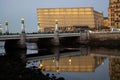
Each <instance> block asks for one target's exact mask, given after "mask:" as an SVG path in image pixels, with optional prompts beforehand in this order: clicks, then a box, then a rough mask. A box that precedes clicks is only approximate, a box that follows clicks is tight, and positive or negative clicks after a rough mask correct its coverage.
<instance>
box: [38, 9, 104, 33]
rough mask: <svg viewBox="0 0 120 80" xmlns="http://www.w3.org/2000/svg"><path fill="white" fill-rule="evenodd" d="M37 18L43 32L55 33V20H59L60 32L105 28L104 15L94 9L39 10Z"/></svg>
mask: <svg viewBox="0 0 120 80" xmlns="http://www.w3.org/2000/svg"><path fill="white" fill-rule="evenodd" d="M37 16H38V22H40V30H41V31H42V32H46V31H47V32H49V31H54V27H55V20H58V26H59V31H74V30H75V29H76V28H75V27H77V28H78V27H84V26H85V27H86V28H87V27H89V28H91V29H95V28H96V27H98V26H103V13H102V12H98V11H95V10H94V8H92V7H84V8H38V9H37Z"/></svg>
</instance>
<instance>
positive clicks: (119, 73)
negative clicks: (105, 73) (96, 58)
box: [109, 58, 120, 80]
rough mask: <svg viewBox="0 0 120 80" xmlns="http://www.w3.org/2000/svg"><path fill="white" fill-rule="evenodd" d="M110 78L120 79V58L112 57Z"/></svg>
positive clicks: (113, 79)
mask: <svg viewBox="0 0 120 80" xmlns="http://www.w3.org/2000/svg"><path fill="white" fill-rule="evenodd" d="M109 61H110V67H109V69H110V80H120V58H110V59H109Z"/></svg>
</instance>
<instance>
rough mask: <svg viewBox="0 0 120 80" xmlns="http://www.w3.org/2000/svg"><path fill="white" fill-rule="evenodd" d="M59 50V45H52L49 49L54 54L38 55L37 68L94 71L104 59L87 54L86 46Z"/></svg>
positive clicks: (63, 70)
mask: <svg viewBox="0 0 120 80" xmlns="http://www.w3.org/2000/svg"><path fill="white" fill-rule="evenodd" d="M60 50H61V49H60V48H59V47H54V48H52V50H51V52H53V53H54V54H51V55H48V56H45V57H44V58H42V57H38V59H39V60H40V62H39V63H40V64H39V68H41V69H42V70H43V71H47V72H50V71H52V72H94V71H95V69H96V68H97V67H98V66H99V65H101V64H102V63H104V59H105V57H98V56H93V55H92V56H91V55H89V49H88V48H77V49H76V48H64V49H62V50H63V51H60ZM64 50H67V51H64ZM75 50H76V51H75ZM60 52H62V53H60ZM31 59H32V58H31Z"/></svg>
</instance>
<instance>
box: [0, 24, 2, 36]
mask: <svg viewBox="0 0 120 80" xmlns="http://www.w3.org/2000/svg"><path fill="white" fill-rule="evenodd" d="M1 34H2V24H1V23H0V35H1Z"/></svg>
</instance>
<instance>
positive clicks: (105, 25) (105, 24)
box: [103, 17, 108, 27]
mask: <svg viewBox="0 0 120 80" xmlns="http://www.w3.org/2000/svg"><path fill="white" fill-rule="evenodd" d="M103 23H104V27H108V17H104V21H103Z"/></svg>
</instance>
